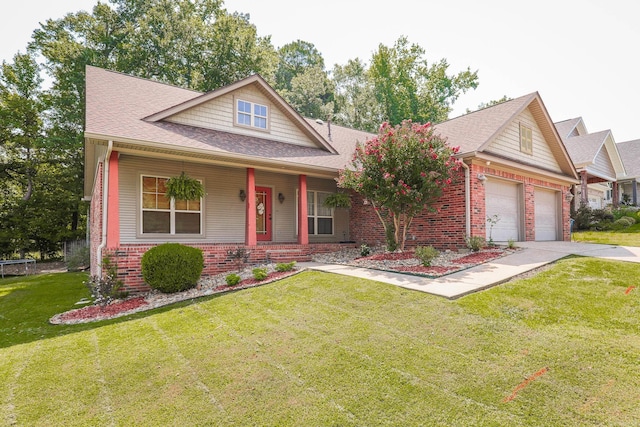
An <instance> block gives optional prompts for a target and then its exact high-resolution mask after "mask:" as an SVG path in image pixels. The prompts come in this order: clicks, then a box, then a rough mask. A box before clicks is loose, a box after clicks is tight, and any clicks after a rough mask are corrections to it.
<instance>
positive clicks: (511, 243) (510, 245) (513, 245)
mask: <svg viewBox="0 0 640 427" xmlns="http://www.w3.org/2000/svg"><path fill="white" fill-rule="evenodd" d="M507 247H508V248H509V249H515V248H516V241H515V240H513V239H509V240H508V241H507Z"/></svg>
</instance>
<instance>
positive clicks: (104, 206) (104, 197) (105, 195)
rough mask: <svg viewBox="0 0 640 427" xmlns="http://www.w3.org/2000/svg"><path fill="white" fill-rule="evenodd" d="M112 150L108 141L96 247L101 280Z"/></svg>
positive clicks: (111, 143)
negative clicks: (99, 229)
mask: <svg viewBox="0 0 640 427" xmlns="http://www.w3.org/2000/svg"><path fill="white" fill-rule="evenodd" d="M112 150H113V141H112V140H109V145H108V146H107V153H106V154H105V156H104V173H103V174H102V189H103V192H102V239H101V242H100V245H98V251H97V252H98V253H97V254H96V257H97V258H98V266H99V269H98V277H99V278H102V251H103V250H104V248H105V246H107V219H108V218H107V204H108V200H109V160H110V159H111V151H112Z"/></svg>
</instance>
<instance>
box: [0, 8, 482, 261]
mask: <svg viewBox="0 0 640 427" xmlns="http://www.w3.org/2000/svg"><path fill="white" fill-rule="evenodd" d="M86 65H94V66H98V67H102V68H106V69H110V70H114V71H119V72H123V73H127V74H131V75H135V76H139V77H143V78H148V79H154V80H158V81H161V82H165V83H169V84H173V85H178V86H182V87H185V88H190V89H195V90H198V91H203V92H206V91H210V90H213V89H216V88H218V87H221V86H224V85H227V84H230V83H233V82H235V81H237V80H239V79H242V78H244V77H247V76H249V75H251V74H255V73H259V74H260V75H262V76H263V77H264V78H265V79H266V80H267V81H268V82H269V83H270V84H271V85H272V86H273V87H274V88H275V89H276V90H277V91H278V93H280V94H281V95H282V96H283V98H284V99H285V100H286V101H287V102H289V103H290V104H291V105H292V106H293V107H294V108H296V109H297V110H298V111H299V112H300V113H301V114H302V115H303V116H305V117H312V118H321V119H323V120H332V121H333V122H334V123H337V124H340V125H344V126H348V127H353V128H356V129H361V130H366V131H371V132H376V131H377V129H378V127H379V125H380V124H381V123H382V122H384V121H388V122H390V123H391V124H392V125H396V124H399V123H401V122H402V121H403V120H405V119H411V120H413V121H415V122H420V123H425V122H435V123H437V122H440V121H443V120H446V119H447V118H448V115H449V113H450V112H451V110H452V105H453V103H454V102H455V101H456V99H457V98H458V97H459V96H460V95H461V94H462V93H464V92H466V91H467V90H470V89H474V88H476V87H477V85H478V76H477V72H475V71H471V70H470V69H468V68H467V69H466V70H464V71H462V72H458V73H457V74H456V73H451V72H450V71H449V64H448V63H447V61H446V60H445V59H440V60H437V61H433V62H429V61H427V59H426V57H425V50H424V49H423V48H422V47H420V46H419V45H417V44H414V43H410V42H409V40H408V39H407V38H406V37H400V38H398V40H397V41H396V42H395V44H394V45H393V46H385V45H382V44H380V45H379V46H378V48H377V50H376V51H375V52H374V53H373V54H372V56H371V58H369V60H368V61H367V62H365V61H363V60H362V59H360V58H354V59H352V60H349V61H348V62H347V63H346V64H344V65H338V64H336V65H334V66H333V68H332V69H327V67H326V64H325V62H324V59H323V56H322V53H321V52H319V51H318V49H316V47H315V46H314V45H313V43H310V42H307V41H302V40H296V41H292V42H291V43H288V44H286V45H284V46H282V47H279V48H276V47H274V46H273V45H272V43H271V39H270V37H268V36H267V37H260V36H258V33H257V29H256V27H255V26H254V25H253V24H251V22H250V19H249V15H248V14H241V13H230V12H228V11H227V10H226V9H225V8H224V4H223V1H221V0H136V1H132V0H109V1H108V2H105V3H98V4H97V5H96V6H95V7H94V8H93V10H92V12H91V13H88V12H84V11H81V12H77V13H70V14H68V15H66V16H64V17H63V18H60V19H55V20H54V19H50V20H48V21H46V22H45V23H44V24H41V26H40V28H38V29H36V30H35V31H34V32H33V36H32V40H31V41H30V43H29V44H28V46H26V47H25V53H17V54H16V55H15V56H14V58H13V60H12V61H11V62H7V61H3V63H2V67H1V69H0V202H1V203H0V257H6V256H11V255H12V254H14V253H15V252H16V251H18V252H28V251H39V252H40V253H41V254H42V256H43V257H47V256H52V255H54V254H55V253H56V252H57V251H58V250H59V242H61V241H64V240H67V239H73V238H79V237H80V238H81V237H83V236H84V235H85V232H86V228H85V226H86V209H87V207H86V202H83V201H82V196H83V160H84V159H83V129H84V108H83V107H84V101H85V87H84V72H85V66H86ZM45 79H46V82H47V84H46V85H43V82H44V81H45ZM45 86H46V87H45Z"/></svg>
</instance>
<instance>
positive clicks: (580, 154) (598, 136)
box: [564, 130, 611, 165]
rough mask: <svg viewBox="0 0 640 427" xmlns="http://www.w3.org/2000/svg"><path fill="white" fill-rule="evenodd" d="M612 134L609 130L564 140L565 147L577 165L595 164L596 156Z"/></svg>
mask: <svg viewBox="0 0 640 427" xmlns="http://www.w3.org/2000/svg"><path fill="white" fill-rule="evenodd" d="M610 133H611V131H609V130H603V131H600V132H595V133H588V134H586V135H581V136H573V137H571V138H566V139H565V140H564V145H565V147H567V151H568V152H569V155H570V156H571V160H573V163H575V164H576V165H584V164H590V163H594V162H595V160H596V156H597V155H598V153H599V152H600V150H601V149H602V146H603V145H604V143H605V140H606V139H607V136H608V135H609V134H610Z"/></svg>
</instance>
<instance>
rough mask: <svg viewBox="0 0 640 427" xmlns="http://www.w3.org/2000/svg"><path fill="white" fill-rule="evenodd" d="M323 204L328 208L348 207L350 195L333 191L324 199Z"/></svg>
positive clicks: (349, 205)
mask: <svg viewBox="0 0 640 427" xmlns="http://www.w3.org/2000/svg"><path fill="white" fill-rule="evenodd" d="M324 205H325V206H326V207H328V208H350V207H351V197H350V196H349V195H348V194H347V193H333V194H331V195H329V196H327V198H326V199H324Z"/></svg>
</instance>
